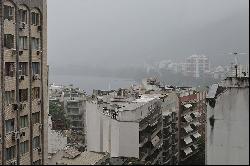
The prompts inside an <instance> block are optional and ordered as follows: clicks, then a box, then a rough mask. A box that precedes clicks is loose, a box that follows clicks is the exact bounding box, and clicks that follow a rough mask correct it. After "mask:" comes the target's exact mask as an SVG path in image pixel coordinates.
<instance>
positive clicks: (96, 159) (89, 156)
mask: <svg viewBox="0 0 250 166" xmlns="http://www.w3.org/2000/svg"><path fill="white" fill-rule="evenodd" d="M108 157H109V155H108V154H107V153H97V152H87V151H85V152H82V153H80V154H79V155H78V156H77V157H75V158H72V159H70V158H62V159H61V163H62V164H66V165H99V164H100V163H102V162H103V161H105V160H106V159H107V158H108Z"/></svg>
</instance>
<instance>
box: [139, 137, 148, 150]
mask: <svg viewBox="0 0 250 166" xmlns="http://www.w3.org/2000/svg"><path fill="white" fill-rule="evenodd" d="M146 142H148V136H147V135H145V136H141V137H140V145H139V147H140V148H141V147H143V145H144V144H145V143H146Z"/></svg>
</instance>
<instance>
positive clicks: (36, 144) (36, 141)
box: [33, 136, 40, 149]
mask: <svg viewBox="0 0 250 166" xmlns="http://www.w3.org/2000/svg"><path fill="white" fill-rule="evenodd" d="M37 148H40V136H37V137H34V138H33V149H37Z"/></svg>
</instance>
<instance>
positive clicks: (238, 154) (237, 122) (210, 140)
mask: <svg viewBox="0 0 250 166" xmlns="http://www.w3.org/2000/svg"><path fill="white" fill-rule="evenodd" d="M207 107H208V108H207V128H206V131H207V145H206V149H207V154H206V163H207V164H208V165H210V164H211V165H213V164H223V165H224V164H225V165H227V164H228V165H231V164H237V165H238V164H249V88H231V89H230V88H228V89H227V90H226V91H225V92H224V93H222V94H221V95H219V96H218V98H217V99H216V105H215V107H214V108H213V107H211V106H210V105H209V104H208V106H207ZM212 115H214V118H215V122H214V128H213V129H212V126H211V124H210V121H209V118H210V117H211V116H212Z"/></svg>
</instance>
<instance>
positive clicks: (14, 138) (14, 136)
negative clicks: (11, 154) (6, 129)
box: [11, 132, 16, 141]
mask: <svg viewBox="0 0 250 166" xmlns="http://www.w3.org/2000/svg"><path fill="white" fill-rule="evenodd" d="M11 140H12V141H15V140H16V133H15V132H12V135H11Z"/></svg>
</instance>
